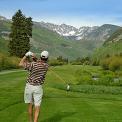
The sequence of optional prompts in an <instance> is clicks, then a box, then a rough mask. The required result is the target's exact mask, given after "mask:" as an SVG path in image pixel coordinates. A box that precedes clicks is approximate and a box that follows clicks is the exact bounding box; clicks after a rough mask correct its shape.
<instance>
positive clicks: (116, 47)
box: [94, 28, 122, 58]
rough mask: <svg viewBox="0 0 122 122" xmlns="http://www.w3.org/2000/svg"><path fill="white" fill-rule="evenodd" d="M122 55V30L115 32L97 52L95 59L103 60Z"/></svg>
mask: <svg viewBox="0 0 122 122" xmlns="http://www.w3.org/2000/svg"><path fill="white" fill-rule="evenodd" d="M121 53H122V28H119V29H118V30H117V31H116V32H114V33H113V34H112V35H111V36H110V37H109V38H108V39H107V40H106V41H105V42H104V44H103V46H102V47H101V48H98V49H96V50H95V53H94V57H96V58H101V57H104V56H106V55H115V54H121Z"/></svg>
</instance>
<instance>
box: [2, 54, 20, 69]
mask: <svg viewBox="0 0 122 122" xmlns="http://www.w3.org/2000/svg"><path fill="white" fill-rule="evenodd" d="M19 61H20V58H17V57H9V56H7V55H3V54H0V70H4V69H15V68H19V66H18V64H19Z"/></svg>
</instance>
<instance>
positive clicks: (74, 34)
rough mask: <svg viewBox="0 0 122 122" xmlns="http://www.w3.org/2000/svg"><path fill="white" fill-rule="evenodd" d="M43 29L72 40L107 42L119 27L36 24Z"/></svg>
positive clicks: (106, 25)
mask: <svg viewBox="0 0 122 122" xmlns="http://www.w3.org/2000/svg"><path fill="white" fill-rule="evenodd" d="M36 24H38V25H39V26H41V27H45V28H47V29H49V30H52V31H55V32H57V33H58V34H59V35H61V36H64V37H66V38H69V39H72V40H98V41H105V40H106V39H107V38H108V37H109V36H110V35H111V34H112V33H113V32H115V31H116V30H117V29H118V28H119V26H116V25H111V24H104V25H102V26H100V27H99V26H93V27H87V26H83V27H80V28H75V27H73V26H70V25H66V24H61V25H56V24H52V23H45V22H40V23H36Z"/></svg>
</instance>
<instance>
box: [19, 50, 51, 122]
mask: <svg viewBox="0 0 122 122" xmlns="http://www.w3.org/2000/svg"><path fill="white" fill-rule="evenodd" d="M48 56H49V54H48V52H47V51H43V52H42V53H41V59H39V60H36V61H35V59H36V57H35V54H34V53H32V52H27V53H26V54H25V56H24V57H23V58H22V59H21V61H20V63H19V66H21V67H23V68H24V69H26V70H28V71H29V76H28V78H27V81H26V86H25V93H24V101H25V103H28V105H29V106H28V114H29V121H30V122H32V121H33V104H34V122H38V116H39V111H40V104H41V101H42V95H43V89H42V84H43V83H44V80H45V75H46V72H47V70H48V64H47V60H48ZM28 57H32V59H34V60H33V61H32V62H29V61H28Z"/></svg>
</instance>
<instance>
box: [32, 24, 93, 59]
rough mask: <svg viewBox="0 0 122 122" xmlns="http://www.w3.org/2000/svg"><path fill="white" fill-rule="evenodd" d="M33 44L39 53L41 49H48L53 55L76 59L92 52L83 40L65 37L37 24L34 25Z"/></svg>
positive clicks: (35, 50) (33, 48)
mask: <svg viewBox="0 0 122 122" xmlns="http://www.w3.org/2000/svg"><path fill="white" fill-rule="evenodd" d="M31 45H32V46H31V47H32V50H33V51H34V52H37V53H40V50H48V51H49V52H50V54H51V57H57V56H59V55H61V56H63V57H66V58H69V59H74V58H77V57H82V56H85V55H89V54H91V49H87V48H86V47H85V45H83V42H80V41H77V42H76V41H73V40H68V39H65V38H64V37H61V36H60V35H59V34H57V33H56V32H53V31H50V30H48V29H46V28H38V27H37V26H34V27H33V39H31Z"/></svg>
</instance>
